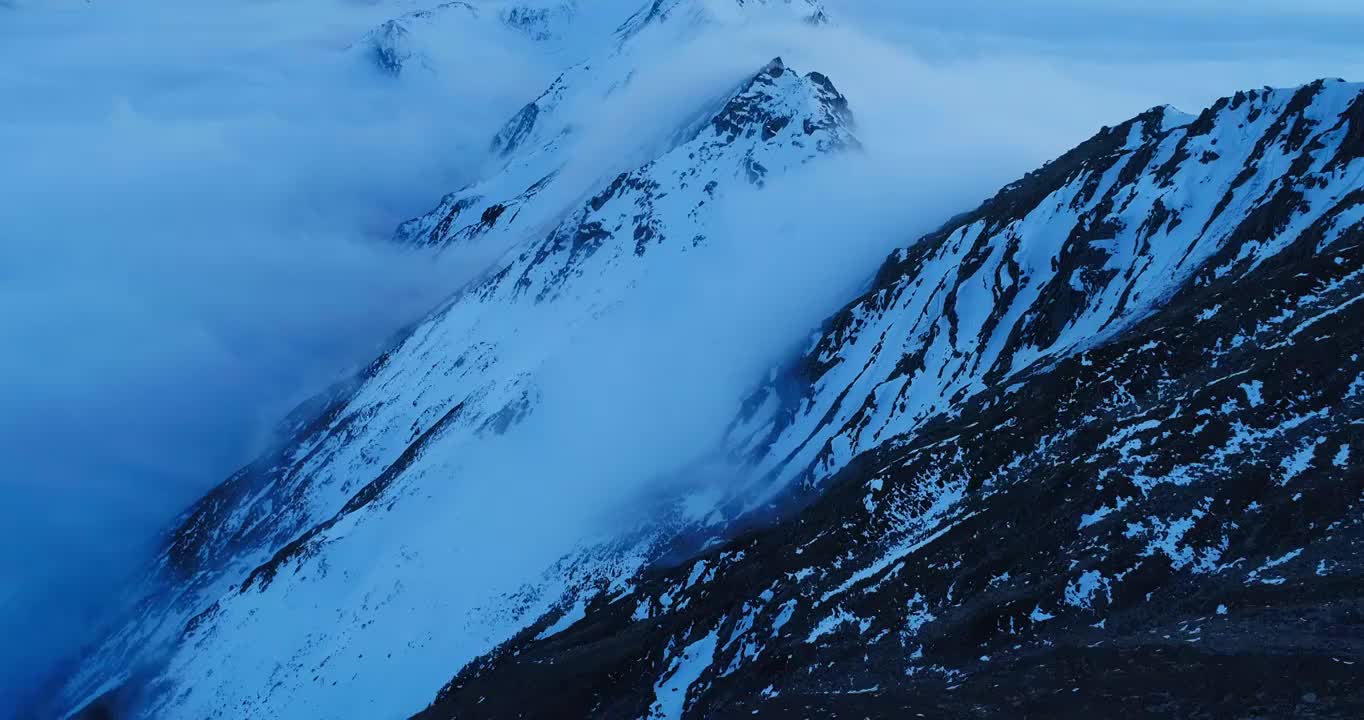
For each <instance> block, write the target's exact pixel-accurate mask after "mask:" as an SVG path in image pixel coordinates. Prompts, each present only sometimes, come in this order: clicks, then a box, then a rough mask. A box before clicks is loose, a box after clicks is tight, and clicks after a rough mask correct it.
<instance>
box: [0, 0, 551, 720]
mask: <svg viewBox="0 0 1364 720" xmlns="http://www.w3.org/2000/svg"><path fill="white" fill-rule="evenodd" d="M395 12H396V11H395V9H394V7H393V6H392V5H389V6H382V5H376V4H372V3H357V2H334V1H332V0H303V1H301V2H289V3H256V2H230V3H222V4H217V5H215V6H213V7H208V6H205V5H203V4H201V3H193V4H189V5H186V4H184V3H171V2H153V1H152V0H138V1H135V2H119V3H91V4H87V3H85V2H63V1H62V0H55V1H54V2H41V3H39V2H17V3H11V4H10V6H9V7H0V97H3V98H4V101H3V106H4V110H3V111H2V112H0V158H3V160H0V198H2V199H0V307H3V308H4V312H3V313H0V342H3V345H4V347H5V352H4V353H3V355H0V398H3V401H0V405H2V406H3V408H2V409H0V458H2V459H3V468H4V470H3V480H2V481H0V483H2V484H3V487H0V493H3V496H4V502H3V503H0V528H3V537H0V573H3V578H4V581H3V583H2V584H0V628H3V633H4V634H5V636H6V637H7V638H9V641H8V642H7V646H8V647H7V649H6V651H5V652H3V653H0V681H4V682H0V690H3V689H5V688H6V687H7V686H9V685H10V681H11V678H14V680H13V681H12V682H14V683H15V684H16V685H22V684H23V683H24V682H26V678H28V677H30V675H29V673H30V672H32V671H35V670H38V669H40V667H39V666H40V665H41V663H43V662H45V661H47V660H48V659H50V654H49V651H50V650H51V649H52V648H61V647H65V646H66V641H67V640H68V639H72V638H76V637H78V636H79V634H80V632H81V628H83V627H85V626H86V625H87V624H89V623H90V622H93V621H95V619H97V618H98V613H99V611H100V609H101V608H102V607H104V606H105V605H106V604H107V598H106V597H105V593H107V591H108V590H109V589H110V588H111V587H113V586H114V583H115V582H116V581H117V580H118V579H119V578H120V577H122V576H123V575H124V574H125V573H127V572H129V571H131V570H132V569H133V568H135V567H137V566H138V565H140V563H141V562H142V559H141V558H143V556H144V555H143V554H144V553H145V552H146V550H147V548H148V545H149V544H150V543H151V542H153V541H154V539H155V537H156V534H157V533H158V532H159V531H160V529H161V528H163V527H164V526H165V524H166V523H167V522H168V521H169V520H170V518H171V517H172V516H174V515H175V514H176V513H178V512H179V511H180V510H182V509H183V508H184V507H185V506H186V505H187V504H188V503H190V502H192V501H193V500H194V499H195V498H196V497H197V496H198V495H200V494H202V493H203V492H204V491H205V490H207V489H208V488H209V487H211V486H212V485H213V484H215V483H216V482H218V481H220V480H221V479H222V478H223V477H224V476H225V475H226V474H227V473H229V472H230V471H231V470H232V469H234V468H235V467H236V466H237V465H239V464H240V463H242V462H244V461H245V460H247V459H249V457H250V456H251V455H252V454H254V452H255V451H256V450H257V449H258V448H259V447H260V446H261V445H262V444H263V443H264V442H265V441H266V439H267V437H268V435H269V432H270V428H271V426H272V425H273V423H274V422H275V421H276V420H277V419H278V418H279V417H280V416H281V415H282V414H283V413H284V412H286V411H287V410H288V409H289V408H290V407H291V406H292V405H293V404H294V403H296V402H298V401H300V400H302V399H303V398H305V397H306V396H308V395H309V394H311V393H312V392H314V391H316V390H318V389H320V388H322V387H324V386H325V385H326V384H327V383H328V382H329V381H331V380H332V379H333V378H335V377H336V376H337V375H338V374H339V373H342V372H344V371H346V370H347V369H348V368H350V367H353V366H355V365H357V364H361V363H364V362H367V361H368V360H369V359H370V358H371V357H372V355H373V354H374V353H375V352H376V347H378V346H379V345H380V344H381V343H383V342H384V340H385V338H386V337H387V336H388V335H389V334H391V333H392V332H394V331H395V330H396V329H397V328H398V327H399V326H401V325H402V324H404V323H408V322H411V321H412V320H414V319H416V318H417V317H419V316H420V315H421V314H422V313H424V312H425V311H426V310H427V309H428V308H429V307H431V306H432V305H433V304H434V303H435V302H437V301H438V300H439V299H440V298H441V297H442V296H444V295H445V294H447V293H449V292H450V291H451V290H453V289H454V288H456V287H458V285H459V284H460V282H461V280H462V278H464V277H467V276H468V275H469V274H470V272H471V269H470V268H466V267H458V266H451V265H450V264H448V263H435V262H433V261H432V258H430V257H428V256H423V255H419V254H414V253H411V252H406V251H400V250H398V249H396V248H394V247H391V246H388V245H386V244H385V242H384V241H385V240H386V239H387V237H388V236H389V235H390V233H391V232H392V229H393V228H394V227H395V226H396V224H397V223H398V222H400V221H401V220H403V219H405V218H406V217H409V216H411V215H414V214H417V213H420V212H423V211H425V210H426V209H428V208H429V207H430V206H431V205H433V204H434V203H435V201H436V200H437V199H438V198H439V197H440V195H441V194H443V193H444V192H446V191H448V190H450V189H453V188H454V187H457V186H459V185H460V184H462V183H463V182H464V181H466V180H467V179H468V178H469V177H470V175H471V173H472V171H473V169H474V164H475V163H476V162H477V161H478V160H480V159H481V154H480V151H481V149H482V148H484V147H486V143H487V138H488V137H489V136H490V135H491V134H492V132H493V131H494V130H495V128H496V127H497V125H498V124H499V123H500V122H501V121H503V120H504V119H505V118H506V117H507V116H508V115H509V114H510V113H512V112H514V111H515V109H516V107H518V106H519V105H520V104H521V103H523V102H525V98H526V97H527V96H528V95H532V96H533V94H535V93H537V92H538V91H539V88H540V87H541V86H543V84H544V83H545V82H547V78H548V77H552V75H549V72H550V71H551V70H552V69H553V68H550V67H540V66H538V64H536V63H534V62H532V61H529V60H527V58H528V57H531V56H530V55H529V54H528V53H526V52H525V48H524V47H521V46H518V44H517V43H518V42H519V40H518V38H516V37H514V36H510V35H508V37H495V36H486V35H483V36H479V35H473V34H471V35H470V36H469V37H465V38H452V40H454V41H456V42H459V43H462V47H463V48H464V51H465V52H466V53H468V55H469V57H471V58H475V59H477V60H479V61H480V62H481V63H482V64H485V65H490V66H493V67H497V68H498V72H497V74H496V75H491V76H490V75H486V74H477V73H474V74H468V73H458V74H454V73H451V74H444V75H441V74H435V73H430V72H416V73H410V74H407V75H404V76H403V77H401V78H394V77H392V76H389V75H385V74H383V73H380V72H377V71H375V69H374V68H373V67H372V66H371V65H370V64H369V61H370V58H369V57H368V56H367V55H366V54H365V53H364V52H363V51H362V50H360V49H350V50H347V46H349V45H350V44H351V43H354V42H355V41H356V40H358V39H359V38H361V37H362V36H363V35H364V34H365V32H367V31H368V30H369V29H370V28H371V27H373V26H375V25H377V24H378V23H380V22H382V21H383V20H384V19H386V18H388V17H391V16H392V15H393V14H395ZM3 696H4V693H3V692H0V697H3ZM0 714H2V713H0Z"/></svg>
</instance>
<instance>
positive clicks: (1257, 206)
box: [426, 81, 1364, 718]
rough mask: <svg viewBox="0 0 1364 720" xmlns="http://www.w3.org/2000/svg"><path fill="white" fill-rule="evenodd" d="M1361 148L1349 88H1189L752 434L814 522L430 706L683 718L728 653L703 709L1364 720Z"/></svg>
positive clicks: (743, 544) (1107, 133) (974, 241)
mask: <svg viewBox="0 0 1364 720" xmlns="http://www.w3.org/2000/svg"><path fill="white" fill-rule="evenodd" d="M1361 138H1364V86H1360V85H1354V84H1347V83H1343V82H1336V81H1325V82H1317V83H1313V84H1311V85H1307V86H1304V87H1302V88H1299V89H1296V90H1272V91H1271V90H1257V91H1253V92H1248V93H1238V94H1236V95H1235V96H1232V97H1229V98H1226V99H1224V100H1222V101H1219V102H1218V103H1217V104H1216V105H1214V106H1213V107H1211V108H1209V109H1208V110H1206V111H1204V112H1202V113H1201V114H1199V115H1198V116H1188V115H1182V114H1179V113H1177V112H1175V111H1173V110H1171V109H1169V108H1157V109H1153V110H1151V111H1150V112H1147V113H1145V114H1143V115H1141V116H1139V117H1137V118H1135V119H1133V120H1132V121H1129V122H1127V123H1124V124H1122V125H1120V126H1118V127H1115V128H1106V129H1105V130H1103V131H1102V132H1100V133H1099V134H1098V135H1096V136H1095V137H1094V138H1092V139H1090V140H1089V141H1087V142H1085V143H1083V144H1081V145H1080V146H1079V147H1077V148H1076V149H1075V150H1074V151H1072V152H1070V153H1068V154H1066V155H1065V156H1063V157H1061V158H1059V159H1058V160H1056V161H1054V162H1052V163H1050V164H1048V165H1047V166H1045V167H1043V168H1042V169H1040V170H1038V171H1037V172H1035V173H1032V174H1030V175H1029V176H1027V177H1025V178H1024V179H1022V180H1020V181H1019V182H1017V183H1015V184H1013V185H1010V186H1008V187H1006V188H1005V189H1004V190H1002V191H1001V192H1000V193H999V194H998V195H997V196H996V197H994V198H993V199H992V200H990V201H987V202H986V203H985V204H983V205H982V206H981V207H980V208H978V209H976V210H975V211H973V212H970V213H967V214H965V215H962V216H959V217H958V218H955V219H954V220H953V221H952V222H950V223H949V224H948V225H946V226H945V227H943V228H942V229H941V230H939V231H938V232H935V233H933V234H930V235H929V236H927V237H925V238H922V239H921V240H919V241H918V242H916V243H914V244H912V245H910V246H908V247H906V248H905V249H904V250H901V251H899V252H897V253H895V254H894V255H893V256H892V257H891V258H890V259H889V260H888V261H887V263H886V264H885V266H884V267H883V268H882V269H881V271H880V272H879V274H878V275H877V277H876V280H875V281H874V283H873V284H872V287H871V289H870V290H869V291H868V292H867V293H866V294H865V295H863V296H862V297H860V298H857V299H856V300H854V301H853V302H851V303H850V304H849V305H848V306H847V307H846V308H845V309H844V310H843V311H842V312H840V313H838V314H837V315H835V316H834V317H832V318H830V320H829V321H828V322H827V323H826V325H825V327H824V328H823V329H822V330H821V331H820V332H819V333H817V335H816V336H815V338H814V339H813V340H812V342H811V343H810V346H809V350H808V351H807V352H806V353H805V355H804V356H803V357H802V358H801V359H800V360H799V361H798V362H796V363H794V365H793V366H792V367H791V369H790V371H789V373H788V374H787V375H786V376H785V377H784V378H782V379H781V380H780V381H778V382H774V383H773V384H772V387H771V388H770V389H765V390H761V391H759V393H758V394H757V395H755V397H754V398H753V400H752V401H751V402H750V403H749V404H748V407H749V412H747V413H745V414H743V415H741V417H740V421H739V422H736V428H744V429H743V430H742V431H736V434H735V436H734V437H733V446H734V448H735V452H741V453H744V454H745V456H746V457H748V459H749V462H751V463H752V465H753V467H754V468H755V469H756V470H757V472H758V477H759V478H760V480H758V481H757V482H756V483H755V485H754V487H756V488H757V489H758V491H759V492H758V493H757V494H756V495H746V496H744V497H741V498H738V499H737V501H740V502H748V503H752V502H755V498H765V497H774V498H781V499H782V502H784V503H787V504H792V505H795V507H794V508H793V509H792V510H791V511H790V512H791V514H790V516H789V517H788V518H787V519H786V520H784V521H782V522H779V523H776V524H774V525H772V526H770V527H765V528H761V529H757V530H753V531H750V532H748V533H745V534H742V535H740V536H738V537H737V538H735V539H731V540H728V541H723V542H717V543H710V544H708V545H705V547H706V548H707V549H706V550H705V551H704V552H701V553H699V554H697V555H696V556H695V557H694V559H693V560H691V561H689V562H687V563H684V564H681V565H677V566H673V567H654V568H649V569H646V570H645V571H644V572H643V573H642V574H641V576H640V577H639V578H637V579H636V581H635V582H634V583H633V586H632V589H631V590H630V591H629V592H627V593H625V594H623V595H620V594H614V595H608V594H603V595H601V596H600V597H598V598H596V599H595V600H591V601H589V602H588V604H587V606H586V610H585V612H584V613H583V617H582V619H580V620H578V621H576V622H574V623H573V624H571V625H569V626H568V627H567V628H562V629H560V630H559V631H558V632H556V633H555V634H554V635H553V636H548V637H536V636H534V635H531V634H525V635H522V636H520V637H518V639H517V640H515V641H513V642H511V643H508V644H506V645H504V646H503V647H501V648H499V650H498V651H496V652H495V653H493V654H492V655H490V656H488V657H486V658H483V659H481V660H480V661H479V662H477V663H474V664H472V665H470V666H468V667H467V668H466V669H465V670H464V671H463V672H462V673H460V674H459V675H457V676H456V677H455V678H454V679H453V680H452V681H451V682H450V684H449V685H448V686H447V687H446V688H445V690H444V691H443V692H442V693H441V695H440V696H439V697H438V699H437V701H436V702H435V703H434V704H433V705H432V707H431V708H429V709H428V711H427V713H426V716H428V717H439V718H448V717H460V718H468V717H507V716H522V717H546V716H550V715H552V714H553V712H556V711H557V712H563V713H567V715H569V716H584V717H586V716H600V717H643V716H648V715H649V714H651V713H652V714H654V715H655V716H657V715H658V714H659V712H660V708H662V707H664V706H663V705H661V704H660V699H659V693H660V689H661V688H672V687H674V686H678V687H680V686H681V683H677V682H675V681H674V678H675V677H676V676H677V675H678V668H687V669H689V672H690V671H691V669H694V668H697V667H700V668H701V670H700V671H699V673H696V677H694V678H693V677H691V676H690V675H688V677H687V678H686V682H685V687H686V690H685V697H684V698H682V699H681V700H680V701H679V700H678V699H676V698H671V699H670V700H669V703H670V704H668V705H666V707H667V708H678V709H680V710H681V711H682V714H683V716H684V717H731V716H733V717H740V716H742V717H749V716H751V715H752V714H758V715H760V716H763V715H770V716H774V717H823V716H828V715H831V714H833V713H837V714H840V715H842V714H844V713H849V714H851V715H854V716H858V717H861V716H863V715H867V716H873V717H879V716H887V715H893V714H894V715H904V714H908V713H913V712H919V713H925V714H927V715H929V716H933V715H945V716H962V715H985V716H995V715H1001V716H1020V715H1031V714H1039V715H1048V716H1050V715H1055V714H1063V715H1065V714H1075V715H1093V714H1108V713H1111V712H1113V711H1115V710H1117V711H1118V712H1120V713H1132V714H1136V715H1146V714H1167V715H1173V716H1180V717H1184V716H1210V717H1211V716H1223V715H1232V716H1241V715H1249V716H1290V715H1291V716H1305V717H1311V716H1318V715H1319V716H1322V717H1348V716H1353V715H1357V714H1358V713H1359V712H1360V711H1361V709H1362V708H1364V695H1361V686H1360V684H1359V682H1358V679H1359V677H1360V674H1359V673H1360V671H1359V670H1358V668H1359V667H1361V664H1364V624H1361V618H1364V597H1361V594H1360V588H1361V587H1364V585H1362V584H1361V572H1364V565H1361V563H1360V561H1359V557H1360V550H1361V545H1364V508H1361V505H1360V500H1361V493H1362V492H1364V472H1361V469H1360V467H1359V465H1358V464H1357V463H1356V462H1355V461H1354V460H1352V458H1357V457H1358V447H1359V446H1360V444H1361V443H1364V430H1362V428H1364V358H1362V357H1361V355H1360V352H1361V351H1360V345H1361V339H1362V338H1361V328H1364V302H1360V300H1361V298H1364V143H1361ZM755 428H756V429H755ZM779 489H780V490H781V492H780V493H779V492H778V490H779ZM750 490H752V488H750ZM711 638H714V640H713V641H712V640H711ZM699 649H709V650H710V656H709V657H707V658H702V659H699V660H698V659H697V658H696V657H695V654H696V651H697V650H699ZM1190 676H1196V677H1198V678H1200V680H1199V682H1197V683H1189V682H1188V681H1187V678H1188V677H1190ZM524 686H556V687H562V688H566V689H565V690H564V691H562V692H560V693H557V694H556V695H555V696H554V697H553V698H552V699H546V700H545V701H544V702H541V701H540V700H539V699H536V698H525V697H516V696H514V693H512V692H511V689H512V688H515V687H524ZM678 692H683V691H681V690H679V691H678Z"/></svg>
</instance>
